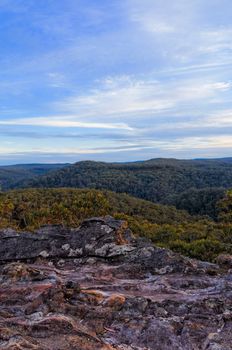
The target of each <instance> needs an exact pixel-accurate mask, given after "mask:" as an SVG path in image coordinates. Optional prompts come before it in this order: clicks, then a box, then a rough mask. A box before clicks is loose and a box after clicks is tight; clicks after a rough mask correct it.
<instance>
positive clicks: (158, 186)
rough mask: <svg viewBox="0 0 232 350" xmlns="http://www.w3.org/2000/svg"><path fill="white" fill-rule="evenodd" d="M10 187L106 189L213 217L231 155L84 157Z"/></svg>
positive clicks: (231, 169)
mask: <svg viewBox="0 0 232 350" xmlns="http://www.w3.org/2000/svg"><path fill="white" fill-rule="evenodd" d="M10 187H15V188H20V187H37V188H38V187H39V188H42V187H76V188H95V189H106V190H112V191H116V192H121V193H123V192H125V193H128V194H130V195H132V196H135V197H138V198H142V199H146V200H149V201H152V202H158V203H164V204H172V205H175V206H176V207H177V208H179V209H187V210H188V211H189V212H190V213H191V214H200V215H204V214H207V215H210V216H212V217H215V215H216V214H215V210H216V209H215V203H216V202H217V201H218V200H219V199H220V198H222V197H223V195H224V189H226V188H231V187H232V162H231V158H225V159H215V160H204V159H201V160H176V159H153V160H149V161H143V162H142V161H141V162H134V163H103V162H92V161H84V162H78V163H76V164H74V165H70V166H66V167H64V168H62V169H59V170H56V171H52V172H50V173H49V174H46V175H43V176H39V177H34V178H31V179H26V180H24V181H20V182H18V183H17V184H16V185H14V186H10Z"/></svg>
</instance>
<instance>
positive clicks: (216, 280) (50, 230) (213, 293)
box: [0, 217, 232, 350]
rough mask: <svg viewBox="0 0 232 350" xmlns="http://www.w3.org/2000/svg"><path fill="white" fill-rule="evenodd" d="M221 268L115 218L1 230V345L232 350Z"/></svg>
mask: <svg viewBox="0 0 232 350" xmlns="http://www.w3.org/2000/svg"><path fill="white" fill-rule="evenodd" d="M228 259H229V257H227V259H226V261H229V260H228ZM223 261H224V260H223ZM222 265H223V266H221V265H220V267H219V266H217V265H214V264H209V263H204V262H198V261H195V260H191V259H188V258H184V257H182V256H180V255H178V254H174V253H172V252H170V251H168V250H165V249H160V248H155V247H153V246H152V245H151V244H150V243H149V242H147V241H145V240H143V239H135V238H133V236H132V234H131V232H130V231H129V230H128V229H127V227H126V224H125V222H123V221H116V220H114V219H112V218H111V217H106V218H93V219H90V220H87V221H85V222H84V223H83V224H82V225H81V227H80V228H79V229H73V230H68V229H64V228H61V227H59V226H57V227H56V226H50V227H49V226H46V227H43V228H41V229H40V230H39V231H38V232H37V233H17V232H14V231H12V230H4V231H0V281H1V284H0V349H5V350H16V349H35V350H68V349H70V350H72V349H76V350H77V349H78V350H98V349H99V350H113V349H118V350H132V349H134V350H146V349H147V350H148V349H149V350H150V349H151V350H198V349H199V350H200V349H202V350H231V349H232V273H231V270H229V268H230V266H228V264H222Z"/></svg>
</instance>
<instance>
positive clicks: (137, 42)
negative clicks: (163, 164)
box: [0, 0, 232, 164]
mask: <svg viewBox="0 0 232 350" xmlns="http://www.w3.org/2000/svg"><path fill="white" fill-rule="evenodd" d="M231 18H232V2H231V0H176V1H173V0H165V1H163V0H162V1H161V0H111V1H109V0H39V1H38V0H0V77H1V79H0V140H1V141H0V164H12V163H28V162H29V163H30V162H75V161H78V160H83V159H94V160H105V161H131V160H138V159H149V158H153V157H177V158H194V157H221V156H232V22H231Z"/></svg>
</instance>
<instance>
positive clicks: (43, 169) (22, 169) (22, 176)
mask: <svg viewBox="0 0 232 350" xmlns="http://www.w3.org/2000/svg"><path fill="white" fill-rule="evenodd" d="M67 165H68V164H18V165H9V166H0V189H2V190H5V189H9V188H11V187H14V186H15V184H16V183H18V182H19V181H22V180H26V179H31V178H33V177H35V176H39V175H44V174H47V173H48V172H49V171H52V170H57V169H60V168H62V167H64V166H67Z"/></svg>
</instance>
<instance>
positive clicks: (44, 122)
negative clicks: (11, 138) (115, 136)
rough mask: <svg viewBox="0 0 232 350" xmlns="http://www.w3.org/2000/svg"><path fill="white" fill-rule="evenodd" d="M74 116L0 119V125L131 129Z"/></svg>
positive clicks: (119, 124)
mask: <svg viewBox="0 0 232 350" xmlns="http://www.w3.org/2000/svg"><path fill="white" fill-rule="evenodd" d="M75 119H78V118H77V117H75V116H68V117H67V116H65V117H53V116H49V117H41V118H23V119H10V120H1V121H0V125H16V126H17V125H18V126H19V125H21V126H23V125H24V126H41V127H55V128H88V129H123V130H133V128H131V127H130V126H128V125H127V124H125V123H118V124H117V123H115V124H114V123H97V122H96V123H91V122H89V123H88V122H80V121H76V120H75Z"/></svg>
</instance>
